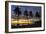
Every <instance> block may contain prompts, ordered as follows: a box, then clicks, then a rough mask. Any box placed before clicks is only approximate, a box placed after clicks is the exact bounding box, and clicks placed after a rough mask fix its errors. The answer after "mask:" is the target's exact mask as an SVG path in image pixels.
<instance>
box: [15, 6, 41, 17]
mask: <svg viewBox="0 0 46 34" xmlns="http://www.w3.org/2000/svg"><path fill="white" fill-rule="evenodd" d="M21 12H22V11H21V10H20V8H19V7H18V6H17V7H16V8H15V9H14V13H15V15H17V17H19V16H20V15H21V14H22V13H21ZM24 16H26V17H28V16H30V17H31V18H32V17H33V16H34V15H33V13H32V11H29V14H28V11H27V10H25V11H24ZM35 17H38V18H40V17H41V13H40V12H38V11H37V12H36V14H35Z"/></svg>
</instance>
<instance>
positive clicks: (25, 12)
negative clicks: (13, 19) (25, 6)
mask: <svg viewBox="0 0 46 34" xmlns="http://www.w3.org/2000/svg"><path fill="white" fill-rule="evenodd" d="M24 16H26V18H28V12H27V10H25V11H24Z"/></svg>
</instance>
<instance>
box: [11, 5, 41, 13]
mask: <svg viewBox="0 0 46 34" xmlns="http://www.w3.org/2000/svg"><path fill="white" fill-rule="evenodd" d="M15 8H16V5H12V6H11V11H12V12H14V11H13V10H14V9H15ZM19 8H20V11H21V12H22V13H23V12H24V11H25V10H27V11H32V13H33V14H35V13H36V12H37V11H38V12H40V11H41V7H40V6H19Z"/></svg>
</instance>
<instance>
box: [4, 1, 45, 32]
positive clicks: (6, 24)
mask: <svg viewBox="0 0 46 34" xmlns="http://www.w3.org/2000/svg"><path fill="white" fill-rule="evenodd" d="M9 2H14V3H15V2H16V3H31V4H43V5H44V29H43V30H32V31H16V32H9V31H8V22H9V21H8V3H9ZM38 31H45V3H40V2H24V1H23V2H22V1H5V33H22V32H38Z"/></svg>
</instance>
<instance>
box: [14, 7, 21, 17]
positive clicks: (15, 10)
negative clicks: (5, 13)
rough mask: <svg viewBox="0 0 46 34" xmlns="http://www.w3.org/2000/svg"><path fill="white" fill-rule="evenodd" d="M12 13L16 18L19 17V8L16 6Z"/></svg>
mask: <svg viewBox="0 0 46 34" xmlns="http://www.w3.org/2000/svg"><path fill="white" fill-rule="evenodd" d="M14 13H15V15H17V17H19V15H20V14H21V11H20V8H19V7H18V6H17V7H16V8H15V9H14Z"/></svg>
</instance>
